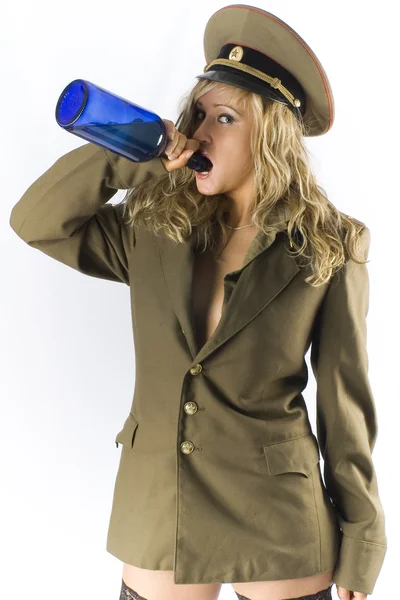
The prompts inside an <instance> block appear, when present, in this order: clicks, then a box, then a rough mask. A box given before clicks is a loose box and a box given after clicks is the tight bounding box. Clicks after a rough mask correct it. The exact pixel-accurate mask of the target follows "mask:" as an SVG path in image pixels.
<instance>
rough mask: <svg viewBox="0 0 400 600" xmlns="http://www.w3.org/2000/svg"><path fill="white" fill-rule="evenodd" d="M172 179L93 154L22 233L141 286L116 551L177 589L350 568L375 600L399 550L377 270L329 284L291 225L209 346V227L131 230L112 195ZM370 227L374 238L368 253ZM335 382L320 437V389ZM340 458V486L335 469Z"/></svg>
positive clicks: (64, 159) (16, 213) (352, 266)
mask: <svg viewBox="0 0 400 600" xmlns="http://www.w3.org/2000/svg"><path fill="white" fill-rule="evenodd" d="M166 174H167V171H166V169H165V167H164V165H163V163H162V161H161V159H159V158H156V159H153V160H151V161H149V162H146V163H140V164H138V163H134V162H132V161H129V160H128V159H126V158H124V157H122V156H119V155H117V154H115V153H113V152H111V151H109V150H105V149H104V148H102V147H99V146H97V145H94V144H92V143H87V144H84V145H83V146H81V147H78V148H76V149H74V150H72V151H70V152H68V153H67V154H65V155H64V156H61V158H59V159H58V160H57V161H56V162H55V163H54V164H53V165H52V166H51V167H50V168H49V169H48V170H47V171H46V172H45V173H44V174H43V175H41V176H40V177H39V179H38V180H37V181H35V182H34V183H33V184H32V185H31V186H30V187H29V188H28V189H27V191H26V192H25V193H24V195H23V196H22V198H21V199H20V200H19V201H18V203H17V204H16V205H15V206H14V208H13V209H12V212H11V219H10V224H11V227H12V228H13V229H14V231H15V232H16V233H17V234H18V236H19V237H20V238H22V240H24V241H25V242H26V243H27V244H28V245H29V246H32V247H33V248H37V249H38V250H40V251H41V252H44V253H45V254H47V255H48V256H50V257H52V258H54V259H56V260H57V261H60V262H61V263H64V264H65V265H68V266H69V267H72V268H73V269H76V270H77V271H79V272H80V273H83V274H85V275H90V276H92V277H100V278H102V279H107V280H113V281H117V282H122V283H125V284H126V285H128V286H129V288H130V296H131V307H132V328H133V337H134V347H135V359H136V380H135V388H134V393H133V399H132V405H131V409H130V413H129V414H128V415H127V417H126V420H125V422H124V423H123V424H122V423H121V430H120V431H119V432H118V433H117V432H116V434H117V435H116V445H114V450H117V451H119V452H121V456H120V463H119V468H118V473H117V475H116V481H115V489H114V495H113V504H112V511H111V517H110V523H109V529H108V537H107V551H109V552H110V553H111V554H113V555H115V556H116V557H118V558H119V559H120V560H121V561H124V562H126V563H128V564H132V565H136V566H138V567H141V568H147V569H157V570H174V572H175V578H174V581H175V583H181V584H187V583H213V582H222V583H225V582H230V583H234V582H240V581H267V580H276V579H292V578H297V577H306V576H309V575H313V574H315V573H318V572H321V571H327V570H330V569H334V577H333V580H334V582H335V583H336V584H338V585H340V586H343V587H345V588H348V589H351V590H355V591H359V592H363V593H367V594H371V593H372V591H373V588H374V585H375V582H376V579H377V577H378V574H379V572H380V569H381V566H382V563H383V560H384V556H385V552H386V548H387V540H386V535H385V518H384V512H383V509H382V505H381V502H380V498H379V494H378V487H377V478H376V473H375V470H374V465H373V461H372V457H371V454H372V450H373V447H374V444H375V440H376V435H377V415H376V409H375V404H374V399H373V395H372V392H371V387H370V383H369V381H368V374H367V370H368V365H367V363H368V358H367V351H366V315H367V311H368V302H369V280H368V271H367V267H366V265H364V264H362V265H359V264H357V263H355V262H354V261H350V262H348V263H347V265H346V266H345V267H344V268H343V269H342V271H341V272H340V274H339V275H340V276H339V277H335V278H333V279H332V280H331V281H330V282H329V283H326V284H324V285H322V286H320V287H317V288H314V287H312V286H310V285H309V284H306V283H305V277H306V276H307V275H308V274H310V273H309V272H307V271H306V270H305V269H303V268H300V267H299V266H298V265H297V263H296V260H295V259H294V258H293V257H292V256H290V255H289V252H288V251H287V247H288V236H287V232H286V229H285V227H286V223H287V220H288V214H287V213H286V211H285V209H284V208H282V206H280V205H278V206H279V208H278V209H277V210H276V217H275V225H276V227H275V230H274V233H273V234H271V235H265V234H264V233H263V232H259V233H258V234H257V236H256V237H255V238H254V239H253V241H252V243H251V246H250V248H249V250H248V252H247V253H246V256H245V258H244V261H243V265H242V267H241V268H240V269H238V270H236V271H233V272H231V273H228V274H227V275H226V276H225V278H224V303H223V311H222V316H221V320H220V322H219V324H218V326H217V328H216V330H215V332H214V334H213V335H212V337H211V338H210V339H209V340H208V341H207V342H206V343H205V344H204V346H203V347H201V348H197V347H196V336H195V331H194V327H193V319H192V316H191V284H192V273H193V264H194V256H195V254H194V251H195V242H196V231H195V230H196V228H195V227H194V228H193V232H192V234H191V235H190V236H189V237H188V238H186V239H185V241H184V243H180V244H175V243H174V242H173V241H172V240H170V239H169V238H167V236H165V235H164V234H160V235H157V236H155V235H154V234H151V233H150V232H148V231H147V230H145V229H144V228H143V227H140V226H137V227H134V228H132V227H127V226H126V224H124V223H123V220H122V214H121V206H119V205H117V204H115V205H113V204H111V203H108V204H107V201H108V200H110V198H111V197H112V196H113V195H114V194H115V193H116V191H117V190H118V189H129V188H134V187H136V186H137V185H139V184H140V183H142V182H143V181H146V180H147V179H148V178H150V177H161V176H165V175H166ZM369 242H370V232H369V229H368V228H367V227H364V229H363V232H362V243H363V249H364V253H365V257H367V256H368V249H369ZM310 346H311V354H310V357H311V364H312V369H313V373H314V375H315V378H316V383H317V398H316V411H317V435H314V433H313V432H312V428H311V424H310V421H309V418H308V414H307V407H306V404H305V401H304V398H303V395H302V391H303V390H304V388H305V387H306V384H307V379H308V372H307V366H306V362H305V354H306V352H307V351H308V349H309V348H310ZM321 457H322V458H323V461H324V469H323V471H324V481H323V479H322V474H321V468H320V458H321Z"/></svg>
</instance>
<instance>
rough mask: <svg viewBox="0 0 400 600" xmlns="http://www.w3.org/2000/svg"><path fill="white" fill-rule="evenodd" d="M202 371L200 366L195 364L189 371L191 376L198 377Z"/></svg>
mask: <svg viewBox="0 0 400 600" xmlns="http://www.w3.org/2000/svg"><path fill="white" fill-rule="evenodd" d="M202 370H203V367H202V366H201V364H197V365H195V366H194V367H192V368H191V369H190V373H191V374H192V375H198V374H199V373H201V372H202Z"/></svg>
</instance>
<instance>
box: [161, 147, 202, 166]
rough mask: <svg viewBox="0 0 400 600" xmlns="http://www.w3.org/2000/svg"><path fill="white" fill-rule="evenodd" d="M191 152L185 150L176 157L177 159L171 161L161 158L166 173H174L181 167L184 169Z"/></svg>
mask: <svg viewBox="0 0 400 600" xmlns="http://www.w3.org/2000/svg"><path fill="white" fill-rule="evenodd" d="M193 152H194V150H186V151H184V152H182V153H181V154H180V155H179V156H178V158H174V159H173V160H167V159H165V158H161V160H162V162H163V163H164V166H165V168H166V169H167V171H174V170H175V169H180V168H181V167H184V166H185V165H186V163H187V162H188V160H189V158H190V157H191V156H192V154H193Z"/></svg>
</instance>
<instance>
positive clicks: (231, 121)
mask: <svg viewBox="0 0 400 600" xmlns="http://www.w3.org/2000/svg"><path fill="white" fill-rule="evenodd" d="M203 112H204V111H203V110H195V111H194V113H193V116H194V119H195V120H198V115H199V113H203ZM222 117H226V118H227V119H229V121H230V123H234V122H235V119H234V118H233V117H231V115H228V114H226V113H223V114H221V115H219V116H218V119H221V118H222ZM230 123H223V125H229V124H230Z"/></svg>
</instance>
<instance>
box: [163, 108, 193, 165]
mask: <svg viewBox="0 0 400 600" xmlns="http://www.w3.org/2000/svg"><path fill="white" fill-rule="evenodd" d="M163 123H164V125H165V127H166V129H167V136H168V143H167V145H166V147H165V150H164V153H165V154H166V155H167V156H168V159H166V158H163V157H160V158H161V160H162V162H163V165H164V167H165V168H166V169H167V171H173V170H174V169H179V168H180V167H184V166H185V165H186V163H187V161H188V160H189V158H190V157H191V156H192V154H193V152H195V151H196V150H198V149H199V147H200V143H199V142H198V141H197V140H193V139H188V138H187V137H186V136H185V135H184V134H183V133H180V131H178V130H177V129H176V127H175V125H174V124H173V122H172V121H169V120H168V119H163Z"/></svg>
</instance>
